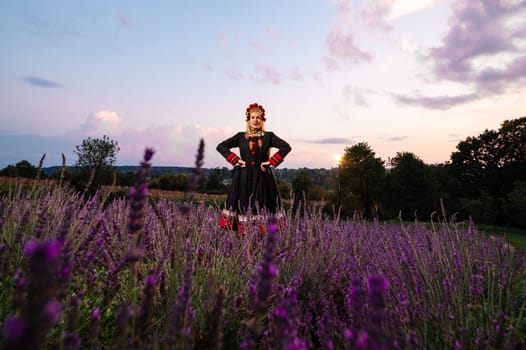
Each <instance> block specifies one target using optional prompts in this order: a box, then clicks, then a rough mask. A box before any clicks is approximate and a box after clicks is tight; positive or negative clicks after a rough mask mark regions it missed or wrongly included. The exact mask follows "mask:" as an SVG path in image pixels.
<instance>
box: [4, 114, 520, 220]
mask: <svg viewBox="0 0 526 350" xmlns="http://www.w3.org/2000/svg"><path fill="white" fill-rule="evenodd" d="M118 151H119V146H118V142H117V141H114V140H111V139H110V138H109V137H107V136H104V137H103V138H102V139H98V138H87V139H85V140H83V141H82V143H81V144H80V145H77V146H76V149H75V151H74V152H75V154H76V155H77V156H78V160H77V162H76V163H75V165H74V166H73V167H65V164H63V166H62V167H61V168H60V169H57V171H55V172H54V173H52V174H50V175H46V174H45V173H44V172H42V171H41V169H40V167H41V164H40V165H39V167H38V168H37V167H35V166H33V165H32V164H31V163H29V162H28V161H26V160H22V161H20V162H18V163H17V164H15V165H9V166H7V167H6V168H4V169H2V170H1V171H0V176H20V177H41V178H45V177H51V178H55V179H60V180H61V181H62V180H64V181H68V182H69V183H70V184H71V185H72V186H74V187H75V188H76V189H78V190H84V192H86V189H87V188H89V189H90V190H89V191H88V193H93V191H95V190H96V189H97V188H98V187H100V186H102V185H109V184H114V185H120V186H131V185H132V184H133V179H134V174H135V173H134V172H133V171H129V167H128V171H119V167H115V165H114V164H115V160H116V155H117V153H118ZM40 163H42V160H41V162H40ZM63 163H65V160H64V162H63ZM121 168H123V169H124V168H125V167H121ZM174 168H175V167H174ZM177 169H178V170H180V169H181V168H177ZM168 171H169V170H167V169H166V168H164V169H163V172H162V173H160V175H157V176H152V179H151V181H150V187H151V188H158V189H162V190H172V191H186V190H187V189H188V187H189V185H190V183H191V181H193V180H195V181H193V182H192V188H193V190H195V191H197V192H205V193H210V194H224V193H226V191H227V189H228V186H229V181H230V176H231V171H230V170H229V169H228V168H227V167H222V168H213V169H201V170H200V174H201V175H200V176H199V178H197V179H195V178H194V179H193V178H192V168H188V169H187V171H174V172H171V171H170V172H168ZM274 171H275V172H276V176H277V178H278V179H279V180H278V187H279V189H280V193H281V195H282V197H283V198H284V199H286V200H290V202H291V204H292V205H293V207H294V208H295V209H298V208H302V207H303V208H305V206H309V205H310V204H313V203H316V204H320V205H322V206H323V210H324V211H325V212H326V213H328V214H335V213H339V214H340V215H342V216H353V215H359V216H361V217H364V218H372V217H377V218H380V219H393V218H401V219H403V220H413V219H415V218H417V219H419V220H429V219H430V218H431V217H432V216H433V215H443V214H444V215H448V216H455V217H456V218H457V219H459V220H467V219H469V218H471V219H473V220H475V221H476V222H478V223H487V224H496V225H509V226H517V227H526V117H522V118H518V119H514V120H506V121H504V122H503V123H502V124H501V127H500V128H499V130H485V131H484V132H483V133H481V134H480V135H478V136H473V137H468V138H466V140H464V141H461V142H459V143H458V144H457V146H456V150H455V151H454V152H453V153H452V154H451V157H450V160H449V161H446V162H445V163H442V164H426V163H424V162H423V161H422V160H421V159H420V158H419V157H418V156H417V155H416V154H414V153H412V152H408V151H403V152H398V153H397V154H396V155H395V156H394V157H393V158H389V159H387V160H383V159H381V158H380V157H377V156H376V154H375V152H374V150H373V149H372V148H371V146H370V145H369V144H368V143H367V142H360V143H357V144H355V145H352V146H349V147H346V148H345V149H344V155H343V157H342V159H341V160H340V162H339V164H338V166H337V167H334V168H332V169H309V168H300V169H287V168H283V169H281V168H277V169H274ZM154 174H155V173H154ZM192 179H193V180H192Z"/></svg>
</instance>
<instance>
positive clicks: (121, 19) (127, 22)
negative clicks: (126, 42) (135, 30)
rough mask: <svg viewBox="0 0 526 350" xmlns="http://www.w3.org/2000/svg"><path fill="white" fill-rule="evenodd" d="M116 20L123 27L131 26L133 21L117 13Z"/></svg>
mask: <svg viewBox="0 0 526 350" xmlns="http://www.w3.org/2000/svg"><path fill="white" fill-rule="evenodd" d="M117 20H118V21H119V23H120V24H121V25H122V26H123V27H126V28H131V27H133V22H132V21H131V20H130V19H129V18H128V17H126V16H124V15H119V16H118V17H117Z"/></svg>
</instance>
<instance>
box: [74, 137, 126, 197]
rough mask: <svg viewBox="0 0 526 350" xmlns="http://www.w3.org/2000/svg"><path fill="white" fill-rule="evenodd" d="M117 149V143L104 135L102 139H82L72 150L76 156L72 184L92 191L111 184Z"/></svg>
mask: <svg viewBox="0 0 526 350" xmlns="http://www.w3.org/2000/svg"><path fill="white" fill-rule="evenodd" d="M119 151H120V148H119V143H118V142H117V141H114V140H112V139H110V138H109V137H108V136H106V135H104V136H103V137H102V139H100V138H91V137H88V138H87V139H84V140H82V143H81V144H80V145H77V146H75V150H74V151H73V152H74V153H75V154H76V155H77V156H78V159H77V162H76V163H75V167H76V172H75V174H74V175H72V178H71V182H72V184H73V186H74V187H75V188H76V189H77V190H84V191H86V190H89V192H90V193H93V192H95V191H96V189H97V188H98V187H99V186H102V185H109V184H111V183H112V182H113V181H114V179H115V178H116V176H115V175H116V173H115V170H114V167H113V166H114V164H115V161H116V159H117V153H118V152H119Z"/></svg>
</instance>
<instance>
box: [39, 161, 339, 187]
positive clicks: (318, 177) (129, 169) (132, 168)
mask: <svg viewBox="0 0 526 350" xmlns="http://www.w3.org/2000/svg"><path fill="white" fill-rule="evenodd" d="M137 168H139V166H137V165H120V166H115V169H116V170H117V171H118V172H120V173H122V174H127V173H136V172H137ZM60 169H61V166H51V167H46V168H42V171H43V172H44V173H45V174H46V175H48V176H50V175H51V174H54V173H56V172H57V171H60ZM68 169H73V167H68ZM192 169H193V168H192V167H180V166H152V168H151V173H150V174H151V177H159V176H162V175H164V174H185V173H186V174H190V173H192ZM212 169H217V168H203V174H204V176H205V177H206V176H208V174H209V173H210V171H211V170H212ZM222 169H223V170H224V171H223V174H225V173H226V174H229V173H230V171H229V169H230V168H227V167H223V168H222ZM300 171H303V172H305V173H306V174H307V176H308V178H309V179H310V181H311V182H312V183H313V184H317V185H320V186H327V184H326V182H327V181H328V179H330V178H331V177H334V176H335V173H334V172H333V170H331V169H323V168H322V169H309V168H301V169H288V168H276V169H274V173H275V174H276V177H277V178H278V179H279V180H281V181H286V182H289V183H290V182H292V180H293V179H294V178H295V177H296V175H297V174H298V173H299V172H300ZM223 176H224V175H223ZM227 176H228V175H227ZM329 181H330V180H329Z"/></svg>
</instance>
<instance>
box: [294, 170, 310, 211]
mask: <svg viewBox="0 0 526 350" xmlns="http://www.w3.org/2000/svg"><path fill="white" fill-rule="evenodd" d="M311 186H312V182H311V181H310V179H309V176H308V175H307V172H306V171H304V170H300V171H299V172H298V173H297V174H296V177H294V179H293V180H292V193H293V196H294V203H293V206H294V208H295V209H298V207H299V203H300V202H304V198H307V197H308V196H309V188H310V187H311ZM303 204H304V205H305V204H306V203H303Z"/></svg>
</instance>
